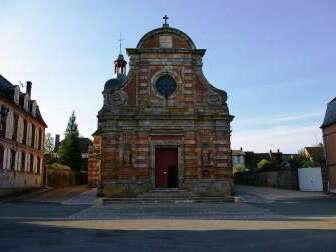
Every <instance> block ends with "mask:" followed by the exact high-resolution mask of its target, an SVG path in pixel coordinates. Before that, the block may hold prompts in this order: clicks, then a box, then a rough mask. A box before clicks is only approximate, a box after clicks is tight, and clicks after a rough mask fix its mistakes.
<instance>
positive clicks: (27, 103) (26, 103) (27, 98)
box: [23, 94, 29, 112]
mask: <svg viewBox="0 0 336 252" xmlns="http://www.w3.org/2000/svg"><path fill="white" fill-rule="evenodd" d="M23 108H24V110H25V111H27V112H28V111H29V95H28V94H25V96H24V102H23Z"/></svg>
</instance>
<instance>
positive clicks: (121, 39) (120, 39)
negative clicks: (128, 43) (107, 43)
mask: <svg viewBox="0 0 336 252" xmlns="http://www.w3.org/2000/svg"><path fill="white" fill-rule="evenodd" d="M123 40H124V39H123V38H122V37H121V33H120V37H119V39H118V41H119V54H122V53H121V41H123Z"/></svg>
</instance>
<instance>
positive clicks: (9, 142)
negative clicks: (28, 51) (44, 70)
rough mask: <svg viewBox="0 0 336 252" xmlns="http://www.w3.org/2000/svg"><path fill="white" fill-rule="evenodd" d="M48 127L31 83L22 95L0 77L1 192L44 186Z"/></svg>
mask: <svg viewBox="0 0 336 252" xmlns="http://www.w3.org/2000/svg"><path fill="white" fill-rule="evenodd" d="M46 127H47V125H46V123H45V122H44V120H43V118H42V115H41V113H40V109H39V106H38V104H37V101H36V100H34V99H33V96H32V83H31V82H30V81H27V82H26V90H25V92H23V91H22V90H21V89H20V86H19V85H13V84H12V83H11V82H9V81H8V80H7V79H6V78H4V77H3V76H2V75H0V189H19V188H32V187H40V186H42V184H43V182H44V169H43V158H44V156H43V146H44V132H45V128H46Z"/></svg>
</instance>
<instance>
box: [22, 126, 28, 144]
mask: <svg viewBox="0 0 336 252" xmlns="http://www.w3.org/2000/svg"><path fill="white" fill-rule="evenodd" d="M22 143H23V144H26V143H27V121H26V120H23V138H22Z"/></svg>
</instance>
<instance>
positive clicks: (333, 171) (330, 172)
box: [321, 97, 336, 193]
mask: <svg viewBox="0 0 336 252" xmlns="http://www.w3.org/2000/svg"><path fill="white" fill-rule="evenodd" d="M321 129H322V133H323V141H324V152H325V158H326V171H325V173H326V176H325V177H326V178H327V184H328V185H329V191H330V192H332V193H336V97H335V98H334V99H333V100H331V101H330V102H329V103H328V105H327V111H326V113H325V116H324V120H323V124H322V126H321Z"/></svg>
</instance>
